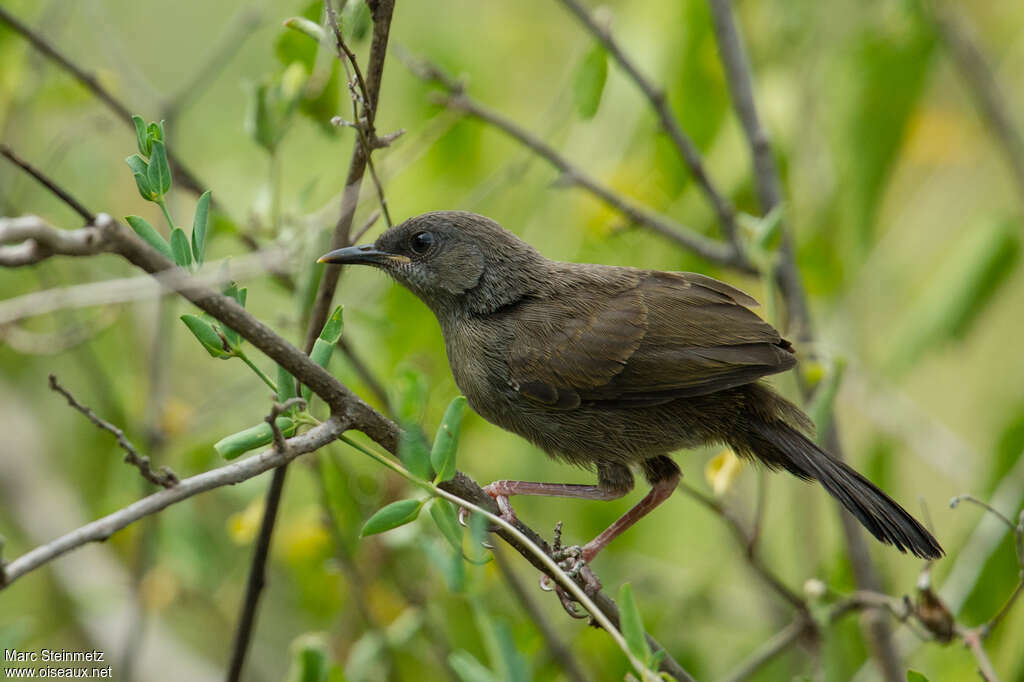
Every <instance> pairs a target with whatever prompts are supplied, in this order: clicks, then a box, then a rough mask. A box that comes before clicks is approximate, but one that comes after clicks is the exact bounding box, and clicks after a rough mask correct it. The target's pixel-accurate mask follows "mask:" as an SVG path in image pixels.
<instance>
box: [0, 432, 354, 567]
mask: <svg viewBox="0 0 1024 682" xmlns="http://www.w3.org/2000/svg"><path fill="white" fill-rule="evenodd" d="M350 426H351V424H350V423H349V422H347V421H346V420H345V419H343V418H342V417H341V416H338V415H336V416H332V417H330V418H329V419H327V420H326V421H325V422H324V423H323V424H321V425H319V426H316V427H314V428H312V429H310V430H309V431H307V432H306V433H304V434H302V435H300V436H295V437H293V438H290V439H288V452H287V453H281V452H278V451H277V450H275V449H273V448H271V449H269V450H266V451H265V452H263V453H261V454H259V455H255V456H253V457H247V458H246V459H243V460H240V461H237V462H232V463H231V464H227V465H225V466H222V467H219V468H217V469H212V470H210V471H206V472H203V473H201V474H197V475H195V476H190V477H189V478H185V479H182V480H181V481H180V482H179V483H178V485H176V486H174V487H173V488H167V489H165V490H161V491H159V492H156V493H153V494H152V495H150V496H148V497H144V498H142V499H141V500H139V501H138V502H133V503H132V504H130V505H128V506H127V507H124V508H123V509H119V510H117V511H116V512H113V513H112V514H108V515H106V516H104V517H102V518H100V519H97V520H96V521H93V522H91V523H87V524H86V525H84V526H82V527H81V528H77V529H75V530H73V531H71V532H69V533H65V534H64V535H62V536H60V537H58V538H56V539H54V540H51V541H50V542H48V543H46V544H44V545H40V546H39V547H36V548H35V549H32V550H30V551H28V552H26V553H25V554H23V555H21V556H20V557H18V558H17V559H14V560H13V561H11V562H10V563H8V564H6V567H5V568H6V571H5V573H6V578H7V581H6V582H5V583H3V584H2V585H0V587H8V586H9V585H11V583H13V582H14V581H15V580H17V579H18V578H20V577H21V576H23V575H25V574H27V573H29V572H31V571H33V570H35V569H37V568H39V567H40V566H42V565H44V564H47V563H49V562H50V561H53V560H54V559H56V558H58V557H60V556H62V555H64V554H66V553H67V552H70V551H71V550H73V549H77V548H78V547H81V546H82V545H85V544H87V543H90V542H102V541H104V540H106V539H107V538H109V537H110V536H111V535H113V534H114V533H115V532H117V531H119V530H121V529H122V528H125V527H126V526H129V525H130V524H132V523H135V522H136V521H138V520H139V519H142V518H145V517H147V516H149V515H150V514H155V513H156V512H158V511H160V510H162V509H165V508H167V507H169V506H171V505H172V504H176V503H178V502H181V501H182V500H186V499H188V498H190V497H192V496H194V495H198V494H199V493H202V492H206V491H207V490H213V489H214V488H220V487H223V486H226V485H234V484H236V483H241V482H242V481H247V480H249V479H250V478H253V477H254V476H258V475H260V474H262V473H264V472H266V471H269V470H270V469H272V468H274V467H276V466H278V465H280V464H281V463H283V462H286V461H289V459H294V458H295V457H298V456H299V455H302V454H305V453H307V452H312V451H313V450H316V449H318V448H321V447H323V446H324V445H326V444H327V443H330V442H331V441H333V440H335V439H336V438H337V437H338V436H340V435H341V434H342V433H344V432H345V430H346V429H347V428H349V427H350Z"/></svg>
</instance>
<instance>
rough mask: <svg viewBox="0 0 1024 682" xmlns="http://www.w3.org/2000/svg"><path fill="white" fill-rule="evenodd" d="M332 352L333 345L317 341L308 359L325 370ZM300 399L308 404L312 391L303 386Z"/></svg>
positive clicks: (320, 340) (321, 340)
mask: <svg viewBox="0 0 1024 682" xmlns="http://www.w3.org/2000/svg"><path fill="white" fill-rule="evenodd" d="M333 352H334V344H333V343H328V342H327V341H324V340H323V339H317V340H316V341H314V342H313V350H311V351H310V352H309V359H310V360H312V361H313V362H315V363H316V364H318V365H320V366H321V367H323V368H324V369H327V363H329V362H330V361H331V353H333ZM302 397H303V398H305V400H306V402H309V401H310V399H311V398H312V397H313V389H311V388H310V387H309V386H306V385H305V384H303V386H302Z"/></svg>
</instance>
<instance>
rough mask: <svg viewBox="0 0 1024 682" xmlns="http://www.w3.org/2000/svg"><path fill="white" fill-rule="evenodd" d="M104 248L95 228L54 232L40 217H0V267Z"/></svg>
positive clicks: (80, 254)
mask: <svg viewBox="0 0 1024 682" xmlns="http://www.w3.org/2000/svg"><path fill="white" fill-rule="evenodd" d="M104 249H105V244H104V243H103V237H102V234H101V233H100V231H99V230H97V229H96V228H95V227H92V226H87V227H83V228H81V229H78V230H58V229H57V228H56V227H54V226H53V225H50V224H49V223H47V222H46V221H45V220H43V219H42V218H38V217H36V216H22V217H20V218H0V266H2V267H7V268H14V267H21V266H23V265H35V264H36V263H40V262H42V261H44V260H46V259H47V258H49V257H50V256H54V255H63V256H91V255H94V254H97V253H100V252H102V251H103V250H104Z"/></svg>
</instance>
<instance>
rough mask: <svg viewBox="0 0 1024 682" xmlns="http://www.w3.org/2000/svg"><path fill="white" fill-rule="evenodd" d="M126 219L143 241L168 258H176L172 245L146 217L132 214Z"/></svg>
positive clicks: (170, 259) (171, 259)
mask: <svg viewBox="0 0 1024 682" xmlns="http://www.w3.org/2000/svg"><path fill="white" fill-rule="evenodd" d="M125 220H127V221H128V224H129V225H131V228H132V229H133V230H135V234H137V235H139V236H140V237H141V238H142V241H144V242H146V243H147V244H149V245H150V246H152V247H153V248H154V249H156V250H157V251H159V252H160V254H161V255H162V256H163V257H164V258H166V259H167V260H169V261H173V260H174V253H172V252H171V245H170V244H168V243H167V241H166V240H165V239H164V238H163V237H161V236H160V233H159V232H157V231H156V229H155V228H154V227H153V226H152V225H150V224H149V223H148V222H146V220H145V218H140V217H139V216H137V215H130V216H125Z"/></svg>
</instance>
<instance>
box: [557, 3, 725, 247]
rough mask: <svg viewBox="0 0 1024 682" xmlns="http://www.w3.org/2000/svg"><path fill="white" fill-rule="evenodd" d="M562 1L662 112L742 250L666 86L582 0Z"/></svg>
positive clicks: (678, 146)
mask: <svg viewBox="0 0 1024 682" xmlns="http://www.w3.org/2000/svg"><path fill="white" fill-rule="evenodd" d="M559 2H561V3H562V4H563V5H565V7H566V8H567V9H568V10H569V11H570V12H572V13H573V14H574V15H576V18H577V19H579V20H580V22H581V23H582V24H583V26H584V27H585V28H586V29H587V31H588V32H589V33H590V34H591V35H593V36H594V37H595V38H596V39H597V40H598V41H600V42H601V44H602V45H604V47H605V49H606V50H608V53H609V54H611V56H612V57H613V58H614V59H615V61H616V62H618V63H619V66H621V67H622V69H623V70H624V71H625V72H626V74H627V75H628V76H629V79H630V80H632V81H633V82H634V83H636V85H637V87H638V88H640V90H641V91H642V92H643V93H644V96H645V97H646V98H647V100H648V102H650V104H651V108H652V109H654V111H655V112H656V113H657V114H658V119H659V120H660V121H661V127H662V128H664V129H665V132H667V133H668V135H669V137H670V138H671V139H672V143H673V144H674V145H675V147H676V151H678V152H679V156H681V157H682V159H683V161H684V162H685V163H686V167H687V168H689V169H690V174H691V175H692V176H693V179H694V180H696V181H697V186H698V187H700V189H701V191H702V192H703V193H704V196H705V197H707V200H708V202H709V203H710V204H711V206H712V208H714V210H715V213H716V214H717V215H718V221H719V223H721V227H722V233H723V234H724V235H725V238H726V239H727V240H729V242H730V243H731V244H732V245H733V249H735V251H736V252H737V253H739V252H740V249H741V247H740V242H739V235H738V230H737V227H736V210H735V209H734V208H733V206H732V203H730V201H729V200H728V199H727V198H726V197H725V196H723V195H722V193H721V192H719V191H718V189H717V188H716V187H715V185H714V183H712V182H711V178H709V177H708V173H707V170H706V169H705V167H704V160H703V159H702V158H701V154H700V151H699V150H698V149H697V145H695V144H694V143H693V140H691V139H690V137H689V136H688V135H687V134H686V133H685V132H683V129H682V127H680V125H679V121H678V120H677V119H676V117H675V115H674V114H673V113H672V109H671V107H670V106H669V103H668V97H667V96H666V95H665V90H664V88H662V87H659V86H656V85H654V84H653V83H652V82H651V81H650V80H649V79H648V78H647V77H646V76H644V75H643V74H642V73H641V72H640V69H639V68H638V67H637V65H636V63H635V62H633V61H632V60H631V59H630V58H629V57H628V56H627V55H626V53H625V52H623V50H622V48H621V47H620V46H619V44H618V43H617V42H616V41H615V38H614V37H613V36H612V33H611V30H609V28H608V27H607V26H603V25H601V24H600V23H599V22H598V20H597V19H596V18H595V16H594V15H593V14H591V13H590V11H588V10H587V9H586V8H585V7H584V6H583V4H582V3H581V2H580V0H559Z"/></svg>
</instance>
